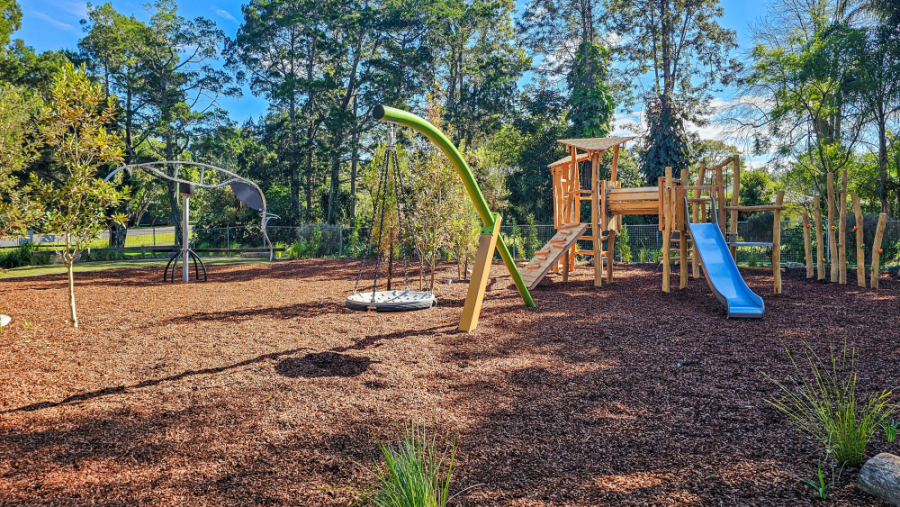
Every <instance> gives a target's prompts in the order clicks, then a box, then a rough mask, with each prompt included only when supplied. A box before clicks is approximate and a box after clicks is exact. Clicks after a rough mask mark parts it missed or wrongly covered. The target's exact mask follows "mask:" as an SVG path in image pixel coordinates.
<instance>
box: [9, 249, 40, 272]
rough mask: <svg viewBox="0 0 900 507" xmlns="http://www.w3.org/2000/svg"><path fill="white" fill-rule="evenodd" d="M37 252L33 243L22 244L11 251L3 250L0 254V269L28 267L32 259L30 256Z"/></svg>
mask: <svg viewBox="0 0 900 507" xmlns="http://www.w3.org/2000/svg"><path fill="white" fill-rule="evenodd" d="M36 250H37V246H35V244H34V243H23V244H21V245H19V246H18V247H16V248H14V249H12V250H4V251H2V253H0V268H3V269H13V268H20V267H23V266H30V265H31V264H32V263H33V259H34V257H33V256H32V255H31V254H32V253H33V252H34V251H36Z"/></svg>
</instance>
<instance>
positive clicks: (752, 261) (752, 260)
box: [747, 253, 759, 268]
mask: <svg viewBox="0 0 900 507" xmlns="http://www.w3.org/2000/svg"><path fill="white" fill-rule="evenodd" d="M747 266H749V267H751V268H755V267H757V266H759V259H758V258H757V257H756V253H751V254H750V256H749V257H747Z"/></svg>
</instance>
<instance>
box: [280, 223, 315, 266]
mask: <svg viewBox="0 0 900 507" xmlns="http://www.w3.org/2000/svg"><path fill="white" fill-rule="evenodd" d="M321 248H322V229H320V228H318V227H316V228H315V229H313V234H312V236H311V237H310V238H309V239H308V240H307V239H305V238H300V239H299V240H298V241H297V242H296V243H294V244H292V245H291V246H289V247H288V248H287V250H285V252H284V253H285V256H287V258H288V259H291V260H296V259H313V258H315V257H318V256H319V251H320V250H321Z"/></svg>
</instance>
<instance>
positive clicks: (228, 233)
mask: <svg viewBox="0 0 900 507" xmlns="http://www.w3.org/2000/svg"><path fill="white" fill-rule="evenodd" d="M225 248H231V226H228V225H226V226H225Z"/></svg>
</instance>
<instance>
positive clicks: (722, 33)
mask: <svg viewBox="0 0 900 507" xmlns="http://www.w3.org/2000/svg"><path fill="white" fill-rule="evenodd" d="M607 6H608V9H609V12H608V13H606V15H605V16H604V17H603V20H604V22H605V24H606V27H607V28H608V30H609V31H610V32H611V34H612V35H614V36H615V37H616V47H615V52H616V56H617V57H618V59H619V61H621V62H622V63H623V64H624V68H623V69H622V71H621V72H619V73H618V74H619V75H620V76H622V81H623V83H622V86H621V90H620V95H621V96H622V99H623V102H624V104H623V105H624V106H626V107H632V106H634V105H635V104H636V103H637V102H638V101H639V100H640V99H641V98H643V97H647V96H648V95H652V96H653V97H655V98H656V99H657V100H660V101H662V102H663V104H662V107H661V111H660V112H653V111H652V110H653V109H655V107H648V108H647V111H648V113H650V114H651V115H657V116H658V119H656V120H654V119H651V118H648V119H650V120H651V121H650V125H651V132H650V135H651V137H652V138H653V139H652V140H651V141H650V142H649V145H650V146H657V147H658V148H659V149H660V150H661V153H660V154H659V155H655V154H652V155H651V156H650V157H649V159H648V161H649V163H650V164H651V167H650V168H649V169H647V168H645V169H644V170H645V172H646V174H645V176H646V177H647V178H648V180H649V178H651V177H655V176H654V175H655V174H656V172H657V167H663V168H664V167H665V166H666V165H671V166H672V167H673V168H676V170H681V169H682V168H685V167H687V164H686V163H684V164H679V163H674V164H672V163H668V161H672V162H682V161H685V162H686V161H687V159H689V157H688V156H687V151H688V150H687V148H686V146H687V143H686V142H685V141H684V139H683V137H684V134H683V127H681V126H680V125H677V123H678V122H679V121H680V120H681V119H682V117H686V115H687V113H688V112H690V117H691V119H692V120H697V121H700V119H701V118H700V117H701V116H702V114H703V113H705V112H706V108H705V107H704V106H703V104H707V103H709V101H710V100H711V99H712V93H713V92H715V91H717V86H716V85H718V84H729V83H730V82H731V81H733V80H734V79H735V78H736V76H737V73H738V72H739V71H740V69H741V64H740V62H739V61H738V60H737V59H736V58H732V56H731V54H732V50H734V49H735V48H737V37H736V34H735V32H734V31H733V30H728V29H725V28H722V27H721V26H720V25H719V24H718V22H717V19H718V18H719V17H721V16H722V13H723V11H722V7H721V6H720V5H719V1H718V0H672V1H669V2H658V1H656V0H609V1H608V2H607ZM648 88H649V90H648ZM639 90H641V91H645V93H646V92H649V94H648V95H642V96H639V95H638V91H639ZM675 101H678V104H679V105H678V106H676V103H675ZM651 106H652V104H651ZM654 124H659V126H658V127H657V128H656V129H655V134H654V128H653V125H654ZM675 127H677V128H675ZM683 159H684V160H683ZM659 164H662V165H661V166H660V165H659ZM651 184H655V179H654V180H653V182H652V183H651Z"/></svg>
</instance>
